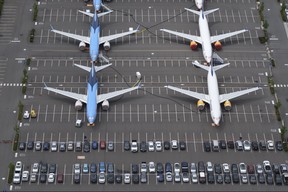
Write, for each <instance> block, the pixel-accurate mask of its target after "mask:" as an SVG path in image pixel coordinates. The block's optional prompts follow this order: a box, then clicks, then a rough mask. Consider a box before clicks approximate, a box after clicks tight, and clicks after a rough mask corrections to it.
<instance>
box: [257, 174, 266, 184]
mask: <svg viewBox="0 0 288 192" xmlns="http://www.w3.org/2000/svg"><path fill="white" fill-rule="evenodd" d="M257 179H258V182H259V183H261V184H264V183H265V176H264V174H263V173H259V174H258V176H257Z"/></svg>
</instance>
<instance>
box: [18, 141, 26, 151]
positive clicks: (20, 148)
mask: <svg viewBox="0 0 288 192" xmlns="http://www.w3.org/2000/svg"><path fill="white" fill-rule="evenodd" d="M18 148H19V150H21V151H24V150H25V149H26V143H25V142H19V147H18Z"/></svg>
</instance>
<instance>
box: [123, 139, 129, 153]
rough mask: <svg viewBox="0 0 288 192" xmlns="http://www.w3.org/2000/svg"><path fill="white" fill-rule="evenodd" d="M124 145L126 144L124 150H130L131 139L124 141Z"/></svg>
mask: <svg viewBox="0 0 288 192" xmlns="http://www.w3.org/2000/svg"><path fill="white" fill-rule="evenodd" d="M123 145H124V150H125V151H129V150H130V142H129V141H124V143H123Z"/></svg>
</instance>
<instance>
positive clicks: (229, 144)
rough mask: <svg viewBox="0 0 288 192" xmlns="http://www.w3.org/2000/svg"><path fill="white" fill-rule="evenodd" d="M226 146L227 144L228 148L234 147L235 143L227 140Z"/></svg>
mask: <svg viewBox="0 0 288 192" xmlns="http://www.w3.org/2000/svg"><path fill="white" fill-rule="evenodd" d="M227 146H228V148H229V149H234V148H235V145H234V142H233V141H227Z"/></svg>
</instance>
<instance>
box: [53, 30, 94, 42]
mask: <svg viewBox="0 0 288 192" xmlns="http://www.w3.org/2000/svg"><path fill="white" fill-rule="evenodd" d="M51 28H52V30H51V31H52V32H54V33H57V34H60V35H63V36H66V37H69V38H72V39H76V40H79V41H82V42H84V43H87V44H90V37H86V36H81V35H76V34H73V33H67V32H64V31H59V30H56V29H54V28H53V27H52V26H51Z"/></svg>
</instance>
